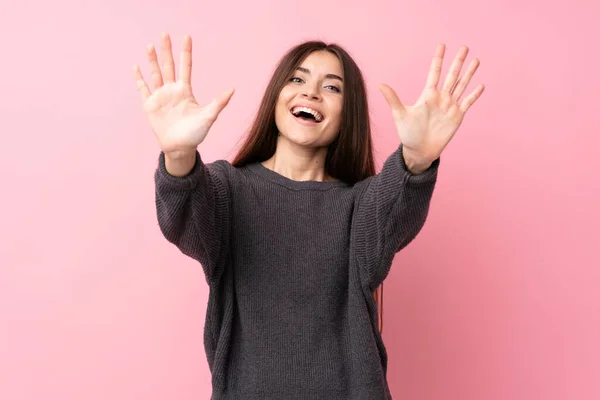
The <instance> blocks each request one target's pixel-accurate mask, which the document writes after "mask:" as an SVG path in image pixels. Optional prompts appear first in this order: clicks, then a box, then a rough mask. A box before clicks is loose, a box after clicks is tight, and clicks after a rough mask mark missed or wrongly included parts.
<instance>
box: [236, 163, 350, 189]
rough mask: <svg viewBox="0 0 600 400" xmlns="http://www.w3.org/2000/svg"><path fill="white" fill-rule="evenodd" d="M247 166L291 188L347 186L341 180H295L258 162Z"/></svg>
mask: <svg viewBox="0 0 600 400" xmlns="http://www.w3.org/2000/svg"><path fill="white" fill-rule="evenodd" d="M247 167H248V169H249V170H250V171H252V172H254V173H256V174H257V175H259V176H260V177H262V178H264V179H266V180H268V181H270V182H273V183H276V184H278V185H281V186H284V187H286V188H288V189H292V190H328V189H331V188H335V187H345V186H348V184H347V183H345V182H343V181H295V180H292V179H289V178H287V177H285V176H283V175H281V174H279V173H277V172H275V171H273V170H271V169H269V168H267V167H265V166H264V165H262V164H261V163H260V162H254V163H251V164H248V165H247Z"/></svg>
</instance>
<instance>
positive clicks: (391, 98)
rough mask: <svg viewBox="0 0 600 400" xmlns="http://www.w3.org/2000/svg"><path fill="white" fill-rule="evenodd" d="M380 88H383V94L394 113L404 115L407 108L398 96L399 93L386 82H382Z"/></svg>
mask: <svg viewBox="0 0 600 400" xmlns="http://www.w3.org/2000/svg"><path fill="white" fill-rule="evenodd" d="M379 90H381V94H383V97H384V98H385V100H386V101H387V102H388V104H389V106H390V108H391V109H392V115H394V116H398V117H403V116H404V113H405V108H404V105H403V104H402V102H401V101H400V99H399V98H398V95H397V94H396V92H395V91H394V89H392V88H391V87H389V86H388V85H386V84H385V83H380V84H379Z"/></svg>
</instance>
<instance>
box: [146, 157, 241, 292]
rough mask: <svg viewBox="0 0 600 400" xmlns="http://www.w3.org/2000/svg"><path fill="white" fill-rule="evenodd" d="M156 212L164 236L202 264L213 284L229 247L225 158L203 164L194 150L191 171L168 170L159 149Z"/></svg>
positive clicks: (224, 261)
mask: <svg viewBox="0 0 600 400" xmlns="http://www.w3.org/2000/svg"><path fill="white" fill-rule="evenodd" d="M155 186H156V212H157V218H158V224H159V226H160V229H161V231H162V233H163V235H164V236H165V238H166V239H167V240H168V241H169V242H171V243H173V244H175V245H176V246H177V247H178V248H179V250H180V251H181V252H182V253H183V254H185V255H187V256H189V257H191V258H193V259H195V260H197V261H199V262H200V264H201V265H202V268H203V270H204V274H205V277H206V281H207V283H208V284H209V285H212V284H215V283H216V282H217V281H218V280H219V278H220V276H221V274H222V271H223V269H224V265H225V263H226V255H227V249H228V248H229V229H230V206H229V204H230V199H229V187H228V180H227V169H226V165H225V161H216V162H214V163H210V164H204V162H203V161H202V158H201V157H200V153H198V152H196V163H195V165H194V167H193V168H192V170H191V171H190V173H189V174H188V175H186V176H184V177H176V176H173V175H171V174H169V173H168V172H167V169H166V167H165V155H164V153H163V152H161V153H160V156H159V162H158V168H157V169H156V172H155Z"/></svg>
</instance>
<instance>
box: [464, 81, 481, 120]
mask: <svg viewBox="0 0 600 400" xmlns="http://www.w3.org/2000/svg"><path fill="white" fill-rule="evenodd" d="M484 89H485V87H484V86H483V85H479V86H477V87H476V88H475V90H473V92H471V94H470V95H468V96H467V97H465V98H464V100H463V101H462V102H461V103H460V110H461V111H462V112H463V113H466V112H467V111H468V110H469V108H471V106H472V105H473V103H475V101H477V99H478V98H479V96H481V94H482V93H483V90H484Z"/></svg>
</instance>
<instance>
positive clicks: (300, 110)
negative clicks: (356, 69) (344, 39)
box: [275, 51, 344, 147]
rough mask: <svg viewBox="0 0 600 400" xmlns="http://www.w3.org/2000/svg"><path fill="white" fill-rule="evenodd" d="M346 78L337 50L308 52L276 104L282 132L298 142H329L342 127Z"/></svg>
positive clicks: (311, 145)
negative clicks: (332, 51) (335, 51)
mask: <svg viewBox="0 0 600 400" xmlns="http://www.w3.org/2000/svg"><path fill="white" fill-rule="evenodd" d="M343 82H344V72H343V68H342V65H341V62H340V61H339V59H338V58H337V57H336V56H335V55H334V54H332V53H330V52H328V51H314V52H312V53H311V54H309V55H308V57H306V59H305V60H304V61H303V62H302V64H300V66H299V67H298V69H297V70H296V71H294V73H293V75H292V77H291V78H290V80H289V81H288V82H287V83H286V85H285V86H284V87H283V89H281V92H280V93H279V98H278V99H277V105H276V107H275V123H276V124H277V129H278V130H279V133H280V134H281V135H283V136H284V137H285V138H286V139H288V140H289V141H291V142H293V143H296V144H298V145H302V146H310V147H323V146H328V145H329V144H330V143H331V142H332V141H333V140H334V139H335V138H336V136H337V135H338V133H339V129H340V123H341V117H342V105H343V96H344V83H343Z"/></svg>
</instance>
